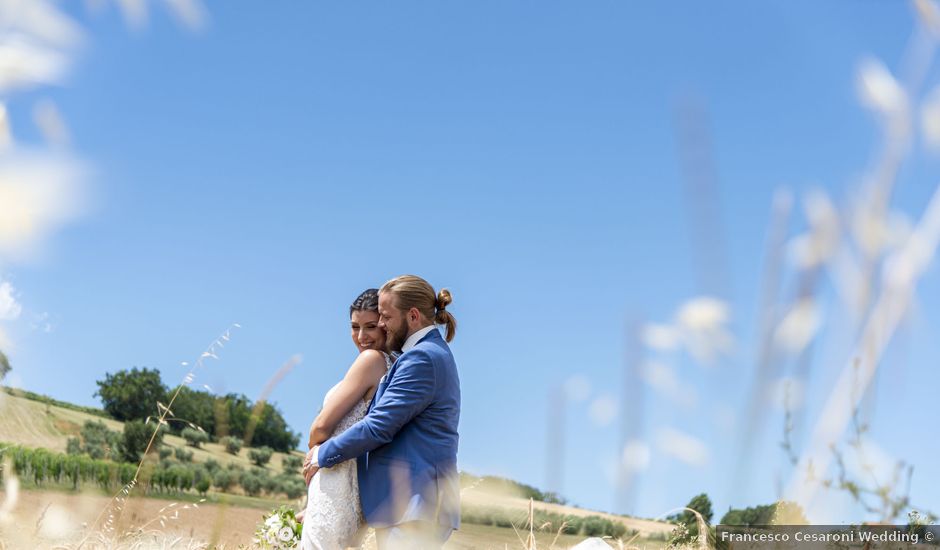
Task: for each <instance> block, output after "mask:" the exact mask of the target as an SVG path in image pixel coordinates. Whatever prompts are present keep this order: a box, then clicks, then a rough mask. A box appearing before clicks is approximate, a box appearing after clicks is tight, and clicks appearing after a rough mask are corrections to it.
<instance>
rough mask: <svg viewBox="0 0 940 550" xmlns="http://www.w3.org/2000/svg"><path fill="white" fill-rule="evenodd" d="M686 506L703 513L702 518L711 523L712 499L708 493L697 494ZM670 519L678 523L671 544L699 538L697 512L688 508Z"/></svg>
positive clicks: (678, 544) (675, 544)
mask: <svg viewBox="0 0 940 550" xmlns="http://www.w3.org/2000/svg"><path fill="white" fill-rule="evenodd" d="M685 507H686V508H691V509H692V510H695V511H696V512H698V513H699V514H701V515H702V519H704V520H705V523H706V524H711V521H712V515H713V512H712V501H711V499H709V498H708V495H707V494H705V493H701V494H698V495H695V496H694V497H692V500H690V501H689V503H688V504H686V505H685ZM668 519H669V520H670V521H674V522H676V523H677V524H678V525H677V528H676V530H675V531H674V532H673V535H672V537H671V538H670V540H669V544H670V546H681V545H685V544H689V543H691V542H692V541H695V540H698V535H699V527H698V519H697V518H696V517H695V514H693V513H692V512H690V511H688V510H683V511H682V512H681V513H679V514H676V515H673V516H670V517H669V518H668Z"/></svg>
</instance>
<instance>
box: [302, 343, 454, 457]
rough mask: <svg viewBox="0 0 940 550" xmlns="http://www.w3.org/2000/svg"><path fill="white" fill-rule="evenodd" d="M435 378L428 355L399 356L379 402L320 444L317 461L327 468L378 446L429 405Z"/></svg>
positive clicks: (383, 443) (414, 353)
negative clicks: (354, 421) (344, 428)
mask: <svg viewBox="0 0 940 550" xmlns="http://www.w3.org/2000/svg"><path fill="white" fill-rule="evenodd" d="M435 384H436V379H435V373H434V365H433V364H432V362H431V358H430V356H429V355H428V354H427V353H426V352H424V351H421V350H414V351H413V352H412V353H409V354H406V355H404V356H402V358H401V360H400V361H399V364H398V366H397V368H396V369H395V373H394V375H393V376H392V379H391V380H390V381H389V383H388V387H386V388H385V392H384V393H383V394H382V396H381V397H380V398H379V400H378V401H377V402H376V403H375V405H374V406H373V407H372V410H371V411H369V414H367V415H366V416H365V418H363V419H362V420H360V421H359V422H356V423H355V424H353V425H352V426H350V427H349V429H347V430H346V431H344V432H343V433H341V434H339V435H338V436H336V437H333V438H330V439H328V440H327V441H325V442H324V443H323V444H322V445H320V450H319V452H318V453H317V462H318V463H319V464H320V467H321V468H330V467H332V466H335V465H336V464H339V463H340V462H344V461H346V460H349V459H351V458H356V457H359V456H362V455H363V454H365V453H367V452H369V451H371V450H373V449H376V448H378V447H381V446H382V445H385V444H386V443H388V442H390V441H391V440H392V438H393V437H395V434H397V433H398V432H399V430H401V429H402V427H404V425H405V424H407V423H408V422H409V421H411V419H412V418H414V417H415V416H417V415H418V414H420V413H421V411H423V410H424V409H425V408H427V406H428V405H429V404H430V402H431V399H432V398H433V396H434V389H435Z"/></svg>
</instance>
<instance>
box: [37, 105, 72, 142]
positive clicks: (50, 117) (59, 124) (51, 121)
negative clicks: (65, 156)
mask: <svg viewBox="0 0 940 550" xmlns="http://www.w3.org/2000/svg"><path fill="white" fill-rule="evenodd" d="M33 121H34V122H35V123H36V127H37V128H39V132H40V133H41V134H42V136H43V137H44V138H45V139H46V141H47V142H49V143H50V144H52V145H67V144H68V143H69V141H70V138H69V129H68V127H67V126H66V125H65V119H63V118H62V114H61V113H60V112H59V109H58V108H57V107H56V105H55V103H53V102H52V101H51V100H48V99H43V100H40V101H37V102H36V104H35V105H33Z"/></svg>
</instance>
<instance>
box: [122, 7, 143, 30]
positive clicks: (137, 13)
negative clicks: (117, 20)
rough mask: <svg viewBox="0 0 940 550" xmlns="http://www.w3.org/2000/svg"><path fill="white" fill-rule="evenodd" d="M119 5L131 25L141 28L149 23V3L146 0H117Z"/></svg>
mask: <svg viewBox="0 0 940 550" xmlns="http://www.w3.org/2000/svg"><path fill="white" fill-rule="evenodd" d="M117 5H118V7H119V8H120V9H121V14H123V15H124V21H125V22H126V23H127V25H128V26H129V27H131V28H134V29H140V28H142V27H143V26H144V25H146V24H147V3H146V1H145V0H117Z"/></svg>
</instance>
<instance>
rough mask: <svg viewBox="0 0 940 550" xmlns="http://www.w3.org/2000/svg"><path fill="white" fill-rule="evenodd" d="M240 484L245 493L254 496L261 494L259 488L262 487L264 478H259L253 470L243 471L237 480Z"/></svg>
mask: <svg viewBox="0 0 940 550" xmlns="http://www.w3.org/2000/svg"><path fill="white" fill-rule="evenodd" d="M238 481H239V483H240V484H241V486H242V489H244V490H245V494H247V495H249V496H253V497H256V496H258V495H260V494H261V489H263V488H264V480H263V479H261V477H259V476H258V475H257V474H255V473H253V472H250V471H249V472H245V473H244V474H242V476H241V479H239V480H238Z"/></svg>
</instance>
